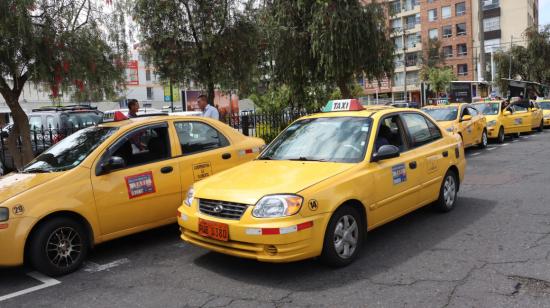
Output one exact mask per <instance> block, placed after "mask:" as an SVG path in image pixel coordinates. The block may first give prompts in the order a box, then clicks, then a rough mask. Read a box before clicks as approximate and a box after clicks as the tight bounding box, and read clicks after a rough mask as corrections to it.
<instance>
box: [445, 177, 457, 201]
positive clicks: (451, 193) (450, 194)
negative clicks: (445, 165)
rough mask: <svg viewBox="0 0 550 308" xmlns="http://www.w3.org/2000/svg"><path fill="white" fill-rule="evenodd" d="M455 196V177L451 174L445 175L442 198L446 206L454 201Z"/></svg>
mask: <svg viewBox="0 0 550 308" xmlns="http://www.w3.org/2000/svg"><path fill="white" fill-rule="evenodd" d="M455 197H456V182H455V178H454V177H453V176H451V175H449V176H447V178H446V179H445V184H444V185H443V199H444V200H445V205H446V206H447V208H451V207H452V206H453V204H454V202H455Z"/></svg>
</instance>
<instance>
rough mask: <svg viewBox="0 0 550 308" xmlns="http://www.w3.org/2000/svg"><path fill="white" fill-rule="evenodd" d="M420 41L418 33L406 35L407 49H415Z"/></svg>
mask: <svg viewBox="0 0 550 308" xmlns="http://www.w3.org/2000/svg"><path fill="white" fill-rule="evenodd" d="M420 41H421V39H420V34H418V33H415V34H409V35H407V48H415V47H416V46H417V44H419V43H420Z"/></svg>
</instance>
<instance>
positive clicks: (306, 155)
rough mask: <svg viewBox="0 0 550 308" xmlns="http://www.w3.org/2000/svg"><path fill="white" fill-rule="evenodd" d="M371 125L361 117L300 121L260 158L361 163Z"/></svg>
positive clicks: (369, 121) (367, 119) (291, 126)
mask: <svg viewBox="0 0 550 308" xmlns="http://www.w3.org/2000/svg"><path fill="white" fill-rule="evenodd" d="M371 122H372V121H371V119H369V118H358V117H338V118H315V119H304V120H300V121H297V122H295V123H293V124H292V125H290V126H289V127H288V128H287V129H286V130H285V131H283V132H282V133H281V135H279V137H277V138H276V139H275V140H274V141H273V142H272V143H271V144H270V145H269V147H268V148H267V149H266V150H265V151H264V153H263V154H262V155H261V156H260V157H259V159H265V160H302V161H330V162H344V163H357V162H360V161H362V160H363V158H364V156H365V152H366V149H367V137H368V134H369V132H370V128H371Z"/></svg>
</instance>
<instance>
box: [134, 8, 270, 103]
mask: <svg viewBox="0 0 550 308" xmlns="http://www.w3.org/2000/svg"><path fill="white" fill-rule="evenodd" d="M239 7H240V6H239V3H237V1H235V0H233V1H231V0H186V1H178V0H165V1H149V0H136V4H135V7H134V17H135V19H136V21H137V23H138V24H139V26H140V30H141V36H142V37H141V38H142V40H141V41H142V45H143V46H142V47H143V48H144V54H145V55H146V57H147V58H148V60H149V61H150V62H151V63H152V64H153V65H154V66H155V68H156V69H157V70H158V72H159V74H160V76H161V78H163V79H165V80H172V81H181V82H187V81H189V80H194V81H196V82H198V83H200V84H201V85H202V86H203V87H204V88H206V89H207V90H208V96H209V100H210V102H212V101H213V98H214V88H215V87H216V86H220V87H221V88H222V89H239V90H241V92H246V91H248V89H249V87H250V86H251V84H252V83H253V76H254V75H255V74H254V73H255V67H256V66H257V65H258V52H259V51H258V40H259V31H258V28H257V25H256V23H255V21H254V19H253V15H252V14H251V13H250V12H248V11H247V10H246V9H245V10H243V9H240V8H239ZM246 8H248V6H247V7H246Z"/></svg>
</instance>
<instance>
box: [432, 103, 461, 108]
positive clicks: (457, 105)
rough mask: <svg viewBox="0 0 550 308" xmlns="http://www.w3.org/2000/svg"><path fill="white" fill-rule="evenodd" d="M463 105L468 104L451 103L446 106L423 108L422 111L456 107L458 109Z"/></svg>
mask: <svg viewBox="0 0 550 308" xmlns="http://www.w3.org/2000/svg"><path fill="white" fill-rule="evenodd" d="M463 105H469V104H468V103H451V104H447V105H430V106H424V107H422V109H443V108H449V107H457V108H460V107H462V106H463Z"/></svg>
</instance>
